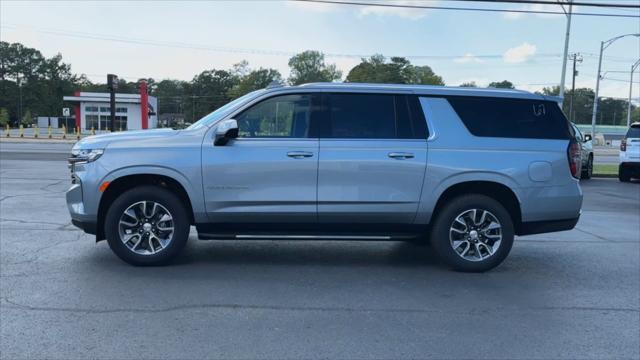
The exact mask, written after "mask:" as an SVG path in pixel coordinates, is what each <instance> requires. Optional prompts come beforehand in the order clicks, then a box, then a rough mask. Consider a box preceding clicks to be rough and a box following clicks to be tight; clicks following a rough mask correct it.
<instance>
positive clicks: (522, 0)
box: [448, 0, 640, 9]
mask: <svg viewBox="0 0 640 360" xmlns="http://www.w3.org/2000/svg"><path fill="white" fill-rule="evenodd" d="M448 1H461V2H482V3H494V4H495V3H512V4H541V5H558V6H559V5H569V3H559V2H556V1H542V0H448ZM571 5H573V6H592V7H605V8H627V9H640V5H629V4H611V3H595V2H577V1H573V2H571Z"/></svg>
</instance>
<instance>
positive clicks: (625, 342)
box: [0, 144, 640, 359]
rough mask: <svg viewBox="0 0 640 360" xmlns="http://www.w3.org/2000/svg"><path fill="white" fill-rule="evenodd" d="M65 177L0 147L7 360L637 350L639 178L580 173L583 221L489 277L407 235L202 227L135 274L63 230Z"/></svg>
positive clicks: (2, 334) (0, 283)
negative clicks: (378, 237)
mask: <svg viewBox="0 0 640 360" xmlns="http://www.w3.org/2000/svg"><path fill="white" fill-rule="evenodd" d="M5 149H6V147H5V144H2V146H1V147H0V150H2V151H0V154H1V153H2V152H4V150H5ZM11 149H12V151H11V152H12V153H26V152H21V151H14V150H15V148H11ZM68 186H69V173H68V170H67V167H66V164H65V162H64V161H60V160H48V161H40V160H27V161H25V159H19V158H18V159H16V158H15V156H14V155H11V156H7V155H6V154H5V155H2V157H1V158H0V358H2V359H35V358H48V359H85V358H100V359H142V358H149V359H151V358H153V359H160V358H162V359H201V358H219V359H222V358H224V359H326V358H346V359H383V358H384V359H422V358H455V359H461V358H485V359H489V358H490V359H500V358H502V359H517V358H518V359H531V358H553V359H559V358H565V359H576V358H593V359H596V358H597V359H601V358H626V359H629V358H633V359H637V358H639V357H640V183H639V182H636V183H620V182H618V181H617V180H615V179H592V180H589V181H585V182H583V184H582V186H583V190H584V193H585V201H584V207H583V215H582V217H581V219H580V222H579V223H578V226H577V228H576V229H574V230H572V231H567V232H561V233H553V234H542V235H536V236H528V237H519V238H518V239H517V240H516V243H515V245H514V247H513V250H512V252H511V255H510V256H509V258H508V259H507V260H506V261H505V263H504V264H502V265H501V266H500V267H498V268H497V269H495V270H493V271H491V272H488V273H485V274H462V273H456V272H452V271H449V270H447V269H446V268H445V267H443V266H442V265H441V264H439V263H438V261H437V260H436V258H435V257H434V256H433V254H432V253H431V252H430V251H429V249H428V248H424V247H417V246H414V245H411V244H406V243H393V242H327V241H297V242H296V241H199V240H197V239H196V236H195V233H192V234H191V237H190V240H189V244H188V245H187V248H186V249H185V252H184V253H183V255H182V256H181V257H180V259H179V261H178V262H177V263H176V264H174V265H172V266H167V267H159V268H158V267H156V268H136V267H131V266H129V265H127V264H125V263H123V262H122V261H120V260H119V259H118V258H116V256H115V255H113V254H112V253H111V251H110V250H109V247H108V245H107V244H106V243H105V242H100V243H95V241H94V238H93V237H92V236H90V235H86V234H84V233H82V232H81V231H79V230H77V229H76V228H74V227H73V226H72V225H71V224H70V219H69V215H68V213H67V209H66V205H65V200H64V191H65V190H66V189H67V188H68Z"/></svg>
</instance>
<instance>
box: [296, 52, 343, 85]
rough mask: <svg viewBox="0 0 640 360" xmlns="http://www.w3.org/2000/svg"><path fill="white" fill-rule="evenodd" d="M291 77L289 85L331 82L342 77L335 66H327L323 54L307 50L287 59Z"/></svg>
mask: <svg viewBox="0 0 640 360" xmlns="http://www.w3.org/2000/svg"><path fill="white" fill-rule="evenodd" d="M289 68H290V69H291V75H290V76H289V83H290V84H291V85H300V84H304V83H310V82H332V81H335V80H339V79H340V78H341V77H342V72H341V71H340V70H338V69H337V68H336V65H335V64H329V65H327V64H326V63H325V61H324V54H323V53H321V52H319V51H314V50H307V51H304V52H301V53H299V54H296V55H294V56H293V57H292V58H290V59H289Z"/></svg>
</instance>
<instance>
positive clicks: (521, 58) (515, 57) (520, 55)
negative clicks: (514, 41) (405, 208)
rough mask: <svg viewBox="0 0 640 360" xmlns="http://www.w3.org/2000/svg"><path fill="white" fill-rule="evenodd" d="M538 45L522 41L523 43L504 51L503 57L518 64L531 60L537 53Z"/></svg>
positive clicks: (505, 60) (506, 60)
mask: <svg viewBox="0 0 640 360" xmlns="http://www.w3.org/2000/svg"><path fill="white" fill-rule="evenodd" d="M536 50H537V48H536V46H535V45H531V44H529V43H526V42H525V43H522V45H519V46H516V47H513V48H511V49H509V50H507V51H505V52H504V54H503V55H502V59H503V60H504V62H506V63H511V64H518V63H523V62H525V61H527V60H529V59H530V58H531V57H532V56H533V55H535V54H536Z"/></svg>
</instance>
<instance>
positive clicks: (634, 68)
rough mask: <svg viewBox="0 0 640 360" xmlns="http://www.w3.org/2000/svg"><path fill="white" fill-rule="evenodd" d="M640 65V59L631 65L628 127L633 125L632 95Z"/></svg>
mask: <svg viewBox="0 0 640 360" xmlns="http://www.w3.org/2000/svg"><path fill="white" fill-rule="evenodd" d="M639 65H640V59H638V61H636V63H635V64H633V65H631V78H630V79H629V101H628V102H627V127H629V126H630V125H631V93H632V91H633V73H634V72H635V71H636V68H638V66H639Z"/></svg>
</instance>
